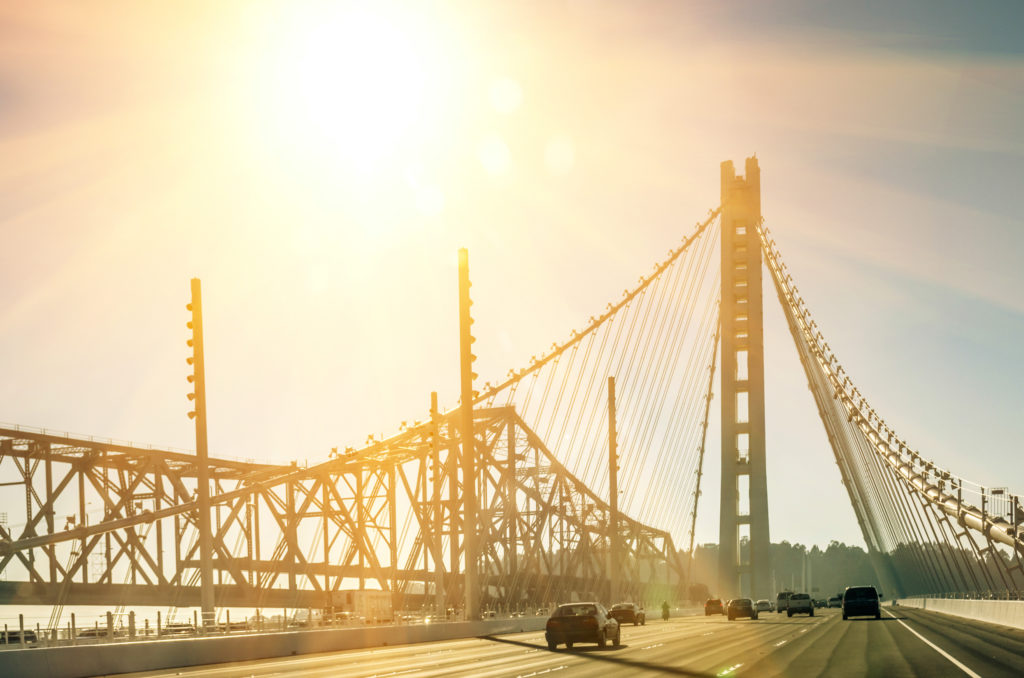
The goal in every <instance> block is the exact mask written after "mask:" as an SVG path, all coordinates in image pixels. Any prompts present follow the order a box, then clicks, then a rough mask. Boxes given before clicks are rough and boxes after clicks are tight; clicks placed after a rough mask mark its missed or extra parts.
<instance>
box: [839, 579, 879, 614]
mask: <svg viewBox="0 0 1024 678" xmlns="http://www.w3.org/2000/svg"><path fill="white" fill-rule="evenodd" d="M866 616H874V618H875V619H881V618H882V605H881V603H879V601H878V591H876V590H875V587H874V586H847V587H846V591H844V592H843V619H849V618H850V617H866Z"/></svg>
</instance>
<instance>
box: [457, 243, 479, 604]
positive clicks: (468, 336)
mask: <svg viewBox="0 0 1024 678" xmlns="http://www.w3.org/2000/svg"><path fill="white" fill-rule="evenodd" d="M470 286H471V283H470V282H469V252H468V251H467V250H466V248H462V249H460V250H459V355H460V361H459V362H460V371H461V386H462V388H461V391H462V422H461V426H460V427H461V429H462V505H463V520H462V539H463V552H464V553H465V556H466V580H465V581H466V590H465V594H464V595H465V601H466V619H477V618H478V617H479V616H480V614H479V610H478V609H477V607H478V606H479V594H480V591H479V585H478V574H479V573H478V572H477V569H478V567H479V557H478V554H479V550H478V548H477V537H476V531H477V529H478V526H477V507H476V483H477V473H476V439H475V437H474V435H473V398H474V393H473V379H474V378H475V377H476V374H475V373H474V372H473V361H474V360H476V356H474V355H473V342H475V341H476V339H475V338H474V337H473V334H472V331H471V330H472V327H471V325H472V324H473V316H472V315H471V314H470V312H469V307H470V306H472V305H473V302H472V300H470V297H469V288H470Z"/></svg>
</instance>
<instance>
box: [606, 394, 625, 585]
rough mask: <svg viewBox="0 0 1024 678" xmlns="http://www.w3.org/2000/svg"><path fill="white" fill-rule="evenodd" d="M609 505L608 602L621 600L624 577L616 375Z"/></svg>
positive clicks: (610, 437) (610, 414)
mask: <svg viewBox="0 0 1024 678" xmlns="http://www.w3.org/2000/svg"><path fill="white" fill-rule="evenodd" d="M608 498H609V502H608V505H609V507H610V509H611V510H610V514H611V515H610V516H609V517H610V518H611V531H612V532H611V544H609V546H610V551H611V558H610V560H611V563H609V568H608V577H609V581H608V588H609V591H608V602H609V603H611V604H614V603H615V602H616V601H618V600H619V595H620V587H621V581H620V580H621V577H622V530H621V526H620V525H619V450H618V436H617V434H616V430H615V377H611V376H609V377H608Z"/></svg>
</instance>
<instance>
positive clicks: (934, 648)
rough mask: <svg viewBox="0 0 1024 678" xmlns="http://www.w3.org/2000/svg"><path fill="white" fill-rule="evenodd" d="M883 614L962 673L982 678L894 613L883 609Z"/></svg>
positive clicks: (972, 677)
mask: <svg viewBox="0 0 1024 678" xmlns="http://www.w3.org/2000/svg"><path fill="white" fill-rule="evenodd" d="M882 612H885V613H886V614H887V615H889V616H890V617H892V618H893V619H895V620H896V621H898V622H899V623H900V626H902V627H903V628H905V629H906V630H908V631H910V632H911V633H913V634H914V635H915V636H917V637H918V638H920V639H921V640H922V641H923V642H924V643H925V644H926V645H928V646H929V647H931V648H932V649H933V650H935V651H936V652H938V653H939V654H941V655H942V656H943V657H945V658H946V659H948V660H949V661H951V662H953V665H954V666H956V667H957V668H958V669H960V670H961V671H963V672H964V673H966V674H967V675H968V676H971V678H981V676H979V675H978V674H977V673H975V672H974V671H971V670H970V669H969V668H967V667H966V666H964V665H963V664H961V663H960V662H958V661H957V660H956V659H954V658H953V656H952V655H951V654H949V653H948V652H946V651H945V650H943V649H942V648H941V647H939V646H938V645H936V644H935V643H933V642H932V641H930V640H928V639H927V638H925V637H924V636H922V635H921V634H920V633H918V632H917V631H915V630H914V629H912V628H910V627H909V626H907V625H906V624H904V623H903V620H902V619H900V618H899V617H897V616H896V615H894V614H893V613H892V612H889V610H886V609H885V608H883V609H882Z"/></svg>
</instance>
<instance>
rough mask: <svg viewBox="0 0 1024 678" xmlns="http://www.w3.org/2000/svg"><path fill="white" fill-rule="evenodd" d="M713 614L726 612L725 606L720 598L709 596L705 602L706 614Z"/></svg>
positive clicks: (706, 615) (707, 615)
mask: <svg viewBox="0 0 1024 678" xmlns="http://www.w3.org/2000/svg"><path fill="white" fill-rule="evenodd" d="M713 614H725V607H724V606H723V605H722V601H721V600H719V599H718V598H708V600H707V602H705V603H704V616H705V617H709V616H711V615H713Z"/></svg>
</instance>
